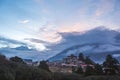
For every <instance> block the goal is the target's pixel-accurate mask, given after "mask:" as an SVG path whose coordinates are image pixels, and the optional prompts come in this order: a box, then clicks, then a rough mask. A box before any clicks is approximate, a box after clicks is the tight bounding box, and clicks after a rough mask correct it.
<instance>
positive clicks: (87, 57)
mask: <svg viewBox="0 0 120 80" xmlns="http://www.w3.org/2000/svg"><path fill="white" fill-rule="evenodd" d="M85 63H86V64H94V62H93V61H92V60H91V59H90V58H89V56H86V58H85Z"/></svg>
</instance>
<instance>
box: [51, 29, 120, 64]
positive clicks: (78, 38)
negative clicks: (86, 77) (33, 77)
mask: <svg viewBox="0 0 120 80" xmlns="http://www.w3.org/2000/svg"><path fill="white" fill-rule="evenodd" d="M62 36H63V38H64V40H63V42H61V43H59V44H57V45H55V46H54V49H55V50H57V49H58V48H59V49H61V50H62V52H59V53H58V54H56V55H55V56H53V57H51V58H50V59H49V60H51V61H52V60H59V59H62V58H63V57H65V56H67V55H70V54H75V55H78V53H79V52H83V53H84V54H85V55H88V56H91V57H92V58H93V59H94V60H97V61H98V62H100V61H101V60H102V61H103V59H104V57H105V55H107V54H113V56H115V57H117V58H120V43H119V41H120V33H119V32H118V31H114V30H109V29H106V28H101V27H99V28H95V29H93V30H90V31H87V32H85V33H83V34H81V33H62Z"/></svg>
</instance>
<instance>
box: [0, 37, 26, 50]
mask: <svg viewBox="0 0 120 80" xmlns="http://www.w3.org/2000/svg"><path fill="white" fill-rule="evenodd" d="M21 45H26V44H25V43H23V42H20V41H16V40H12V39H8V38H5V37H3V36H0V48H2V47H10V48H15V47H18V46H21Z"/></svg>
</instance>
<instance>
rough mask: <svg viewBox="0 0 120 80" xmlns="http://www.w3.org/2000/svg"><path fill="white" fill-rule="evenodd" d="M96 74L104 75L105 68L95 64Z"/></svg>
mask: <svg viewBox="0 0 120 80" xmlns="http://www.w3.org/2000/svg"><path fill="white" fill-rule="evenodd" d="M94 69H95V74H96V75H102V74H103V70H102V66H101V65H99V64H95V68H94Z"/></svg>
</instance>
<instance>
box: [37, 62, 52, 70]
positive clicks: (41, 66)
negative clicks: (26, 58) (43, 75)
mask: <svg viewBox="0 0 120 80" xmlns="http://www.w3.org/2000/svg"><path fill="white" fill-rule="evenodd" d="M38 67H39V68H41V69H44V70H46V71H49V72H50V70H49V66H48V65H47V62H46V61H40V65H39V66H38Z"/></svg>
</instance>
